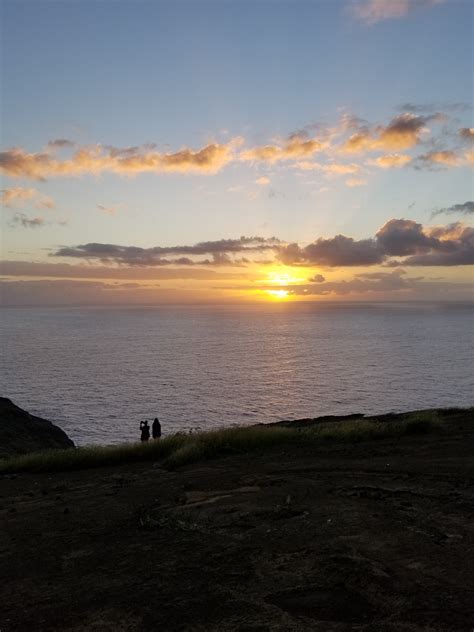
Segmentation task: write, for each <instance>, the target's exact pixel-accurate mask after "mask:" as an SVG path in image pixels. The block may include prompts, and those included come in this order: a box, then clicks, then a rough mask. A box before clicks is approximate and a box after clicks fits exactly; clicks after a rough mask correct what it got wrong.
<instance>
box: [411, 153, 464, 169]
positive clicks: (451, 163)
mask: <svg viewBox="0 0 474 632" xmlns="http://www.w3.org/2000/svg"><path fill="white" fill-rule="evenodd" d="M421 159H422V160H424V161H426V162H429V163H430V162H431V163H435V164H439V165H444V166H446V167H457V166H459V164H460V163H461V158H460V157H459V156H458V155H457V154H456V152H454V151H451V150H450V149H448V150H444V151H431V152H430V153H428V154H425V155H424V156H421Z"/></svg>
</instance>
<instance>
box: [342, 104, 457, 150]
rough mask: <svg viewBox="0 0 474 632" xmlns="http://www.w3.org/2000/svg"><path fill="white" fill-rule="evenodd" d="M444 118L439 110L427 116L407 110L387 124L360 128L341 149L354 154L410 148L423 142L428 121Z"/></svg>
mask: <svg viewBox="0 0 474 632" xmlns="http://www.w3.org/2000/svg"><path fill="white" fill-rule="evenodd" d="M443 120H446V117H445V115H444V114H441V113H439V112H436V113H435V114H429V115H427V116H417V115H416V114H413V113H412V112H405V113H403V114H399V115H398V116H396V117H395V118H393V119H392V120H391V121H390V123H389V124H388V125H386V126H383V125H379V126H378V127H376V128H374V129H373V130H371V129H369V128H368V127H362V128H360V129H359V130H358V131H357V132H355V133H354V134H352V135H351V136H350V137H349V138H348V140H347V141H346V142H345V143H344V144H343V145H342V148H341V149H342V151H344V152H346V153H353V154H358V153H363V152H366V151H400V150H404V149H409V148H411V147H414V146H415V145H417V144H418V143H420V142H421V134H422V133H423V132H424V131H425V130H427V128H426V125H427V123H429V122H430V121H434V122H441V121H443Z"/></svg>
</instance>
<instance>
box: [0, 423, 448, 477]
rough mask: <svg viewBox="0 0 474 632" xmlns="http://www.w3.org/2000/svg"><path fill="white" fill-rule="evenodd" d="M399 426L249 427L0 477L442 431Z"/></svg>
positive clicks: (56, 458)
mask: <svg viewBox="0 0 474 632" xmlns="http://www.w3.org/2000/svg"><path fill="white" fill-rule="evenodd" d="M401 417H402V418H401V419H400V420H398V419H395V420H393V421H386V420H384V421H378V420H377V419H376V418H375V419H360V420H350V421H332V422H327V423H316V424H314V425H313V424H308V427H306V428H298V429H296V428H291V427H281V426H249V427H239V428H226V429H223V430H212V431H208V432H200V433H191V434H182V433H178V434H175V435H172V436H170V437H166V438H164V439H161V440H160V441H150V442H147V443H132V444H124V445H119V446H108V447H84V448H77V449H75V450H71V449H67V450H47V451H43V452H33V453H30V454H25V455H23V456H18V457H12V458H8V459H3V460H0V474H2V473H3V474H6V473H9V472H54V471H67V470H80V469H87V468H93V467H105V466H109V465H122V464H125V463H133V462H136V461H155V460H156V461H161V462H162V463H163V465H164V466H165V467H169V468H174V467H178V466H180V465H185V464H187V463H193V462H196V461H202V460H207V459H212V458H216V457H219V456H224V455H228V454H246V453H251V452H256V451H258V450H264V449H266V448H269V447H272V446H279V445H280V446H283V445H290V444H295V443H298V444H305V445H308V446H310V445H317V444H321V443H322V442H328V441H329V442H334V443H341V442H344V443H355V442H360V441H370V440H374V439H385V438H393V437H403V436H404V435H413V434H426V433H430V432H435V431H437V430H439V429H441V427H442V423H441V421H440V420H439V418H438V415H437V412H436V411H421V412H415V413H409V414H406V415H402V416H401Z"/></svg>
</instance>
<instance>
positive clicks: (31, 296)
mask: <svg viewBox="0 0 474 632" xmlns="http://www.w3.org/2000/svg"><path fill="white" fill-rule="evenodd" d="M0 292H1V296H2V302H3V304H4V305H8V306H14V305H17V306H21V305H99V304H119V305H120V304H130V303H135V304H136V303H142V304H143V303H158V302H160V299H161V300H163V298H164V297H166V296H167V297H168V301H169V300H170V298H171V297H172V296H173V291H170V290H168V291H164V290H161V289H160V288H159V286H157V285H155V286H151V287H150V286H148V287H147V286H144V285H141V284H138V283H118V282H112V283H106V282H101V281H71V280H62V279H61V280H59V279H58V280H51V279H50V280H43V279H42V280H33V281H24V280H21V281H16V280H15V281H7V280H0Z"/></svg>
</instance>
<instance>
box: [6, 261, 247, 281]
mask: <svg viewBox="0 0 474 632" xmlns="http://www.w3.org/2000/svg"><path fill="white" fill-rule="evenodd" d="M0 276H4V277H42V278H60V279H124V280H137V279H139V280H150V281H152V280H156V279H158V280H169V279H197V280H201V281H202V280H215V279H219V278H220V277H221V276H222V273H221V272H218V271H216V270H212V269H211V268H210V267H209V266H207V267H205V268H198V267H187V266H183V267H174V268H170V267H149V268H146V267H144V268H137V267H136V266H135V267H133V266H132V267H126V266H118V267H117V266H115V267H113V266H92V265H87V264H83V263H81V264H72V265H71V264H69V263H36V262H30V261H8V260H4V261H0ZM225 277H226V278H241V274H240V273H239V274H237V273H229V272H225Z"/></svg>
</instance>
